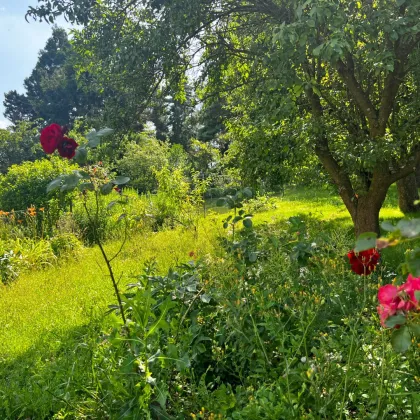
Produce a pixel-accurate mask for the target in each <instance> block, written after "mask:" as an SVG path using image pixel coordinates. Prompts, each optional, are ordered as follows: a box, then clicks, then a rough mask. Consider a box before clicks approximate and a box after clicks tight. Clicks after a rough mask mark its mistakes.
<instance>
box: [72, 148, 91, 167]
mask: <svg viewBox="0 0 420 420" xmlns="http://www.w3.org/2000/svg"><path fill="white" fill-rule="evenodd" d="M87 154H88V152H87V150H86V148H85V147H83V146H81V147H79V148H77V149H76V155H75V156H74V160H75V161H76V162H77V163H78V164H79V165H84V164H85V163H86V161H87Z"/></svg>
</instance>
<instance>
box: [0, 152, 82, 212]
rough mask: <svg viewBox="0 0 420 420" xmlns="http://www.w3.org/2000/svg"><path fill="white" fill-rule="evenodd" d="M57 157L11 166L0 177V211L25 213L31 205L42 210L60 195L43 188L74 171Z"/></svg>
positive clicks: (68, 164) (72, 167)
mask: <svg viewBox="0 0 420 420" xmlns="http://www.w3.org/2000/svg"><path fill="white" fill-rule="evenodd" d="M76 168H77V166H76V165H74V164H73V165H72V164H70V163H68V162H67V161H64V160H63V159H59V158H55V157H53V158H51V159H43V160H38V161H36V162H24V163H22V164H20V165H13V166H11V167H10V168H9V170H8V171H7V173H6V174H5V175H3V176H1V177H0V208H1V209H2V210H5V211H10V210H26V209H27V208H28V207H30V206H32V205H35V206H36V207H43V206H46V205H47V202H48V200H49V199H51V198H53V197H57V196H58V195H59V194H60V193H59V192H55V193H47V185H48V183H49V182H51V181H52V180H53V179H54V178H56V177H57V176H58V175H60V174H63V173H70V172H71V171H72V170H73V169H76Z"/></svg>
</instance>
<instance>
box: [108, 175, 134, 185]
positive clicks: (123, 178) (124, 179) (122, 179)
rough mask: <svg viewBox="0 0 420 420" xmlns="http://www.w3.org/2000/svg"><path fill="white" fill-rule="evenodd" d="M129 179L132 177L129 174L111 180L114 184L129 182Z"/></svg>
mask: <svg viewBox="0 0 420 420" xmlns="http://www.w3.org/2000/svg"><path fill="white" fill-rule="evenodd" d="M129 181H130V178H129V177H128V176H117V177H116V178H114V179H113V180H112V181H111V182H112V183H113V184H114V185H124V184H127V182H129Z"/></svg>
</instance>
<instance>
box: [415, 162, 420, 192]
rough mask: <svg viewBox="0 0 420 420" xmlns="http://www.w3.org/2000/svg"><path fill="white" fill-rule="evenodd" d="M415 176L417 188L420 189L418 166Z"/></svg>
mask: <svg viewBox="0 0 420 420" xmlns="http://www.w3.org/2000/svg"><path fill="white" fill-rule="evenodd" d="M415 174H416V182H417V188H420V165H417V168H416V172H415Z"/></svg>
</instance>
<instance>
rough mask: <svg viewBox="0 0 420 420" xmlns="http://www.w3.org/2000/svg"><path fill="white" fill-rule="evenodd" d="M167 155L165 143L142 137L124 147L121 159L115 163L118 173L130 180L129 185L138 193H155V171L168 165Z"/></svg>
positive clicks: (167, 150)
mask: <svg viewBox="0 0 420 420" xmlns="http://www.w3.org/2000/svg"><path fill="white" fill-rule="evenodd" d="M169 155H170V148H169V146H168V145H167V144H166V143H163V142H161V141H159V140H156V139H154V138H151V137H143V138H141V139H140V140H139V142H135V141H132V142H130V143H128V144H127V145H126V147H125V150H124V154H123V157H122V158H121V159H120V160H118V161H117V167H118V171H119V172H120V173H123V174H124V175H126V176H128V177H129V178H130V185H131V186H132V187H133V188H135V189H136V190H137V191H138V192H139V193H147V192H152V191H156V189H157V187H158V181H157V179H156V175H155V170H157V171H160V170H161V169H162V168H163V167H164V166H165V165H167V164H168V162H169Z"/></svg>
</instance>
